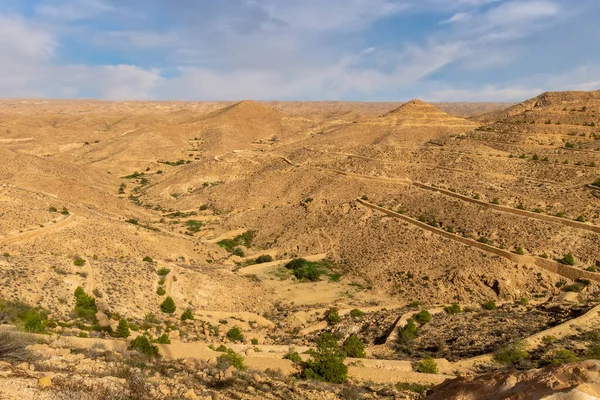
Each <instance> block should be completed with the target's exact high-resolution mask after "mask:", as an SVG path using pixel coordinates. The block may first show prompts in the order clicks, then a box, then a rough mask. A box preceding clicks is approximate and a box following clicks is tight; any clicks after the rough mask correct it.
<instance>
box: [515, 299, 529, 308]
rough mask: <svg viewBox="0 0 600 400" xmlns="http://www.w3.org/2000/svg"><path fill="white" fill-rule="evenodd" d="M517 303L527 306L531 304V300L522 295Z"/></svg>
mask: <svg viewBox="0 0 600 400" xmlns="http://www.w3.org/2000/svg"><path fill="white" fill-rule="evenodd" d="M517 304H518V305H520V306H526V305H528V304H529V300H528V299H527V297H521V298H520V299H519V300H518V301H517Z"/></svg>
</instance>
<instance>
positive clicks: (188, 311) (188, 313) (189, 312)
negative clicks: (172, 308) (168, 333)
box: [181, 308, 194, 321]
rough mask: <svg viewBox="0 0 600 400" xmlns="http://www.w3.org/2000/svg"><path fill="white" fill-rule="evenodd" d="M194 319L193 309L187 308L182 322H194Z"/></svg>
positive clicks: (182, 316)
mask: <svg viewBox="0 0 600 400" xmlns="http://www.w3.org/2000/svg"><path fill="white" fill-rule="evenodd" d="M193 319H194V313H193V312H192V309H191V308H186V309H185V311H184V312H183V314H181V320H182V321H185V320H193Z"/></svg>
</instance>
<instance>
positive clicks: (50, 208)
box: [48, 206, 58, 213]
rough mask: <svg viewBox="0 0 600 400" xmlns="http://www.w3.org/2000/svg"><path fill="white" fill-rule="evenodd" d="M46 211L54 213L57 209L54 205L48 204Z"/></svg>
mask: <svg viewBox="0 0 600 400" xmlns="http://www.w3.org/2000/svg"><path fill="white" fill-rule="evenodd" d="M48 211H50V212H53V213H55V212H58V209H57V208H56V207H54V206H50V207H49V208H48Z"/></svg>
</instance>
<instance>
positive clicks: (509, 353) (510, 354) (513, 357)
mask: <svg viewBox="0 0 600 400" xmlns="http://www.w3.org/2000/svg"><path fill="white" fill-rule="evenodd" d="M528 358H529V353H528V352H527V351H526V350H525V346H524V345H523V343H522V342H514V343H511V344H509V345H507V346H505V347H503V348H501V349H499V350H498V351H496V353H495V354H494V359H495V360H496V361H497V362H499V363H500V364H502V365H518V364H520V363H521V362H523V361H525V360H526V359H528Z"/></svg>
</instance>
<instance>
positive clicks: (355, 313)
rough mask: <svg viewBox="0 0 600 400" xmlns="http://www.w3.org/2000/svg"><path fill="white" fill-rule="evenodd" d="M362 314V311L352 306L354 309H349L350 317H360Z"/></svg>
mask: <svg viewBox="0 0 600 400" xmlns="http://www.w3.org/2000/svg"><path fill="white" fill-rule="evenodd" d="M363 315H365V313H364V312H363V311H361V310H359V309H358V308H354V309H352V310H350V316H351V317H352V318H360V317H362V316H363Z"/></svg>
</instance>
